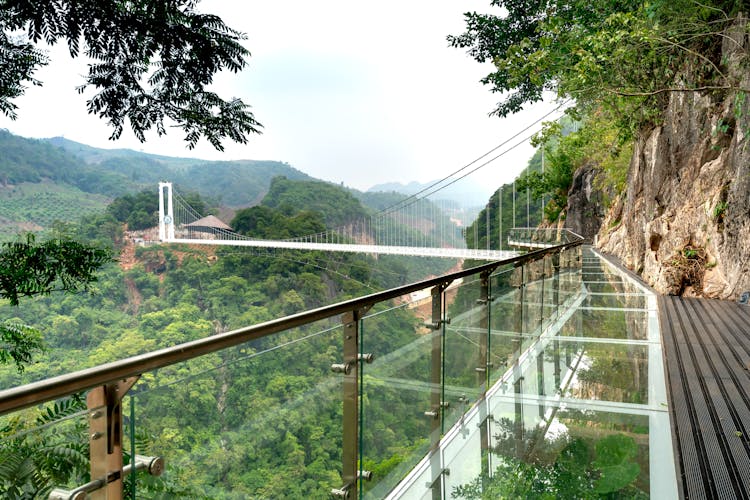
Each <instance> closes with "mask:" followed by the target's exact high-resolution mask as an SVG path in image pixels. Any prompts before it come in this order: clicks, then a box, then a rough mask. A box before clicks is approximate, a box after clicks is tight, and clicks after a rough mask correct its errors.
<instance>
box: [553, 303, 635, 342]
mask: <svg viewBox="0 0 750 500" xmlns="http://www.w3.org/2000/svg"><path fill="white" fill-rule="evenodd" d="M558 335H561V336H568V337H595V338H603V339H604V338H606V339H628V340H648V311H639V310H635V311H632V310H629V309H628V310H621V311H618V310H611V309H579V310H577V311H575V312H574V313H573V314H572V316H571V317H570V318H569V319H568V320H567V321H566V322H565V324H564V325H563V326H562V328H561V329H560V332H559V334H558Z"/></svg>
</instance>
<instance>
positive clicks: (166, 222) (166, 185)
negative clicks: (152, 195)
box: [159, 182, 174, 241]
mask: <svg viewBox="0 0 750 500" xmlns="http://www.w3.org/2000/svg"><path fill="white" fill-rule="evenodd" d="M165 190H166V192H167V203H166V205H167V207H166V208H167V212H166V213H164V191H165ZM159 241H174V211H173V204H172V183H171V182H160V183H159Z"/></svg>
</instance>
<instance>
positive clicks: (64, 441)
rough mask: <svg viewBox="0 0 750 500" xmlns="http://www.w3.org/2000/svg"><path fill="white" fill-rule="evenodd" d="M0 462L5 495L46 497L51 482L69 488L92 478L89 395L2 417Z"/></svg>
mask: <svg viewBox="0 0 750 500" xmlns="http://www.w3.org/2000/svg"><path fill="white" fill-rule="evenodd" d="M97 410H98V411H103V410H101V409H94V411H97ZM0 466H1V467H2V480H0V496H2V497H3V498H46V497H47V496H48V495H49V492H50V491H51V490H52V489H53V488H61V489H64V490H68V491H71V490H74V489H76V488H78V487H79V486H82V485H84V484H86V483H88V482H89V480H90V478H89V475H90V465H89V412H88V411H87V410H86V401H85V396H81V397H72V398H65V399H61V400H58V401H56V402H54V403H51V404H47V405H45V406H44V409H41V410H40V409H36V408H33V409H28V410H23V411H19V412H16V413H12V414H10V415H6V416H3V417H2V418H0ZM100 479H103V478H100Z"/></svg>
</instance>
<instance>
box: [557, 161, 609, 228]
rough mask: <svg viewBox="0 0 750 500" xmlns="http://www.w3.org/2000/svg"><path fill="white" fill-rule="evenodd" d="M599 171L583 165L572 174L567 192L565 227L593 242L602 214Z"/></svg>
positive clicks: (602, 202)
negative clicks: (571, 180) (598, 179)
mask: <svg viewBox="0 0 750 500" xmlns="http://www.w3.org/2000/svg"><path fill="white" fill-rule="evenodd" d="M599 174H600V171H599V170H598V169H597V168H596V166H595V165H591V164H589V165H584V166H582V167H581V168H579V169H578V170H576V171H575V172H574V173H573V183H572V185H571V187H570V191H569V192H568V205H567V207H566V219H565V227H567V228H569V229H571V230H573V231H574V232H576V233H578V234H580V235H581V236H583V237H584V238H586V240H587V241H589V242H590V241H593V240H594V237H595V236H596V235H597V234H598V233H599V228H600V227H601V225H602V219H603V218H604V216H605V212H604V197H603V195H602V192H601V191H600V189H599V187H598V185H597V184H598V182H597V176H598V175H599Z"/></svg>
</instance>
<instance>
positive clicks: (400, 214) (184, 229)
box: [159, 182, 518, 260]
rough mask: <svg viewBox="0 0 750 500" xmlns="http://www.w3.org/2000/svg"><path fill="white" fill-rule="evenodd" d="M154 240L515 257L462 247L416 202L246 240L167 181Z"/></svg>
mask: <svg viewBox="0 0 750 500" xmlns="http://www.w3.org/2000/svg"><path fill="white" fill-rule="evenodd" d="M487 231H488V232H489V226H487ZM159 240H160V241H161V242H164V243H187V244H195V245H220V246H242V247H255V248H267V249H272V248H273V249H287V250H317V251H325V252H355V253H366V254H378V255H407V256H421V257H445V258H456V259H476V260H502V259H508V258H511V257H514V256H515V255H517V254H518V253H517V252H515V251H511V250H494V249H489V248H486V249H476V248H466V244H465V242H464V235H463V228H462V227H461V225H460V222H459V221H458V220H457V219H455V218H454V217H451V215H450V213H449V212H448V210H447V209H446V207H440V206H438V205H437V204H435V203H431V202H427V201H426V200H425V199H422V198H414V199H413V200H411V201H410V202H407V203H402V204H398V205H397V206H394V207H391V208H389V209H386V210H383V211H380V212H378V213H376V214H373V215H371V216H369V217H365V218H363V219H359V220H353V221H350V222H349V223H347V224H346V225H344V226H340V227H336V228H332V229H328V230H326V231H323V232H320V233H316V234H311V235H306V236H301V237H296V238H289V239H283V240H270V239H261V238H252V237H249V236H246V235H243V234H240V233H238V232H236V231H234V230H233V229H232V228H231V227H229V226H228V225H227V224H225V223H224V222H222V221H221V220H219V219H218V218H216V217H214V216H211V215H209V216H203V215H202V214H199V213H197V212H196V211H195V210H194V209H193V208H192V207H191V206H190V205H189V204H188V203H187V202H186V201H185V199H184V198H183V197H181V196H180V195H179V193H178V192H177V191H175V190H174V188H173V186H172V183H171V182H160V183H159Z"/></svg>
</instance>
